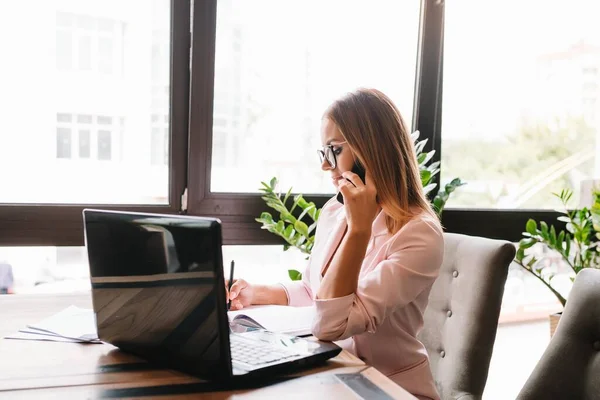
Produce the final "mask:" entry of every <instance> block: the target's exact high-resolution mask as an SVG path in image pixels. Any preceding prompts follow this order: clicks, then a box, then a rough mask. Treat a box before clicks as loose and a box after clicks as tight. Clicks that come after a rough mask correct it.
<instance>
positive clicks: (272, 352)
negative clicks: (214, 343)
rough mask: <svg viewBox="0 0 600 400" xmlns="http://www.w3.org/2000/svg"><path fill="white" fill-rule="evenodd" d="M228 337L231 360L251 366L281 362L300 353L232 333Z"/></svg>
mask: <svg viewBox="0 0 600 400" xmlns="http://www.w3.org/2000/svg"><path fill="white" fill-rule="evenodd" d="M230 338H231V359H232V361H237V362H242V363H244V364H248V365H252V366H257V365H262V364H270V363H272V362H275V361H279V362H282V361H285V360H287V359H290V358H294V357H297V356H299V355H300V354H297V353H294V352H291V351H287V350H285V349H280V348H278V347H277V346H275V345H269V344H267V343H263V342H259V341H250V340H244V339H241V338H239V337H236V336H234V335H231V336H230Z"/></svg>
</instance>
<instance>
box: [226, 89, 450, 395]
mask: <svg viewBox="0 0 600 400" xmlns="http://www.w3.org/2000/svg"><path fill="white" fill-rule="evenodd" d="M321 141H322V143H323V146H324V148H323V149H322V150H320V154H321V161H322V163H321V168H322V169H323V171H325V172H328V173H329V174H330V175H331V179H332V181H333V183H334V185H335V186H336V187H337V188H338V189H339V191H340V192H341V193H342V195H343V198H344V204H341V203H340V202H338V201H337V200H336V198H335V197H334V198H332V199H331V200H329V201H328V202H327V203H326V204H325V206H324V207H323V209H322V210H321V214H320V217H319V220H318V225H317V232H316V236H315V244H314V247H313V249H312V254H311V258H310V261H309V264H308V266H307V268H306V271H305V273H304V274H303V279H302V281H301V282H298V281H296V282H289V283H283V284H280V285H275V286H261V285H252V284H250V283H248V282H246V281H244V280H242V279H240V280H237V281H236V282H235V283H234V285H233V286H232V288H231V294H230V297H231V299H232V309H240V308H243V307H245V306H248V305H251V304H281V305H290V306H307V305H312V304H314V305H315V308H316V316H315V319H314V321H313V328H312V332H313V335H314V336H316V337H317V338H319V339H321V340H331V341H336V342H337V343H338V344H339V345H340V346H342V347H343V348H345V349H347V350H349V351H351V352H352V353H354V354H356V355H357V356H358V357H360V358H361V359H363V360H364V361H365V362H366V363H368V364H369V365H372V366H374V367H376V368H377V369H379V370H380V371H381V372H383V373H384V374H386V375H387V376H389V377H390V378H391V379H392V380H394V381H395V382H397V383H398V384H399V385H400V386H402V387H403V388H404V389H406V390H407V391H409V392H411V393H412V394H413V395H415V396H417V397H420V398H429V399H437V398H439V396H438V394H437V392H436V389H435V385H434V381H433V378H432V375H431V372H430V369H429V362H428V357H427V352H426V350H425V348H424V346H423V344H422V343H420V342H419V341H418V340H417V339H416V335H417V333H418V332H419V331H420V329H421V328H422V325H423V313H424V311H425V307H426V306H427V300H428V296H429V292H430V290H431V286H432V285H433V282H434V280H435V279H436V277H437V276H438V272H439V268H440V265H441V263H442V257H443V237H442V229H441V226H440V223H439V221H438V218H437V216H436V214H435V213H434V212H433V210H432V209H431V206H430V204H429V202H428V200H427V198H426V197H425V195H424V193H423V189H422V185H421V179H420V174H419V167H418V163H417V160H416V155H415V150H414V147H413V143H412V140H411V138H410V135H409V133H408V132H407V129H406V127H405V125H404V122H403V120H402V117H401V116H400V113H399V112H398V109H397V108H396V107H395V105H394V104H393V103H392V101H391V100H390V99H389V98H388V97H387V96H385V95H384V94H383V93H381V92H379V91H377V90H372V89H360V90H357V91H355V92H353V93H350V94H348V95H346V96H344V97H343V98H341V99H339V100H337V101H336V102H334V103H333V104H332V105H331V106H330V107H329V109H328V110H327V111H326V112H325V115H324V117H323V121H322V128H321ZM357 160H358V161H360V163H361V164H362V165H364V167H365V169H366V179H365V181H363V180H362V179H360V177H359V176H358V175H356V174H354V173H352V172H350V170H351V169H352V166H353V164H354V163H355V161H357ZM344 178H345V179H344Z"/></svg>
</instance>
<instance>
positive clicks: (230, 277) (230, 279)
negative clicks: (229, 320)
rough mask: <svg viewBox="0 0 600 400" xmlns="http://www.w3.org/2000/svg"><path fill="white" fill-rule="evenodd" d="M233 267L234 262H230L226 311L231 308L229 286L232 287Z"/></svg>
mask: <svg viewBox="0 0 600 400" xmlns="http://www.w3.org/2000/svg"><path fill="white" fill-rule="evenodd" d="M234 266H235V261H233V260H231V269H230V270H229V287H228V288H227V292H228V293H229V301H228V302H227V309H228V310H229V308H231V285H233V267H234Z"/></svg>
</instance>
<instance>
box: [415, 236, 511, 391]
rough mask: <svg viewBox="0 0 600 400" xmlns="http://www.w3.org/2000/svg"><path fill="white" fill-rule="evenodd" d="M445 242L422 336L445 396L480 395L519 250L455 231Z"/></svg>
mask: <svg viewBox="0 0 600 400" xmlns="http://www.w3.org/2000/svg"><path fill="white" fill-rule="evenodd" d="M444 242H445V245H444V246H445V249H444V262H443V264H442V268H441V270H440V275H439V277H438V278H437V280H436V281H435V283H434V285H433V288H432V289H431V293H430V295H429V305H428V307H427V309H426V310H425V317H424V319H425V321H424V326H423V330H422V331H421V333H420V334H419V339H420V340H421V342H423V344H424V345H425V347H426V348H427V352H428V353H429V359H430V363H431V370H432V373H433V377H434V379H435V383H436V386H437V389H438V391H439V393H440V396H441V398H442V399H444V400H446V399H462V400H465V399H480V398H481V396H482V394H483V389H484V388H485V383H486V381H487V375H488V369H489V365H490V359H491V356H492V350H493V347H494V341H495V340H496V331H497V328H498V317H499V315H500V306H501V303H502V296H503V294H504V284H505V282H506V277H507V275H508V267H509V265H510V263H511V261H512V260H513V258H514V256H515V251H516V249H515V246H514V245H513V244H512V243H510V242H507V241H503V240H494V239H487V238H482V237H476V236H467V235H459V234H453V233H445V234H444Z"/></svg>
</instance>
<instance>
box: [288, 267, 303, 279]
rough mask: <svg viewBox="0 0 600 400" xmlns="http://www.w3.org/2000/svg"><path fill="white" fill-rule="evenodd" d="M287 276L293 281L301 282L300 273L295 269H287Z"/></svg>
mask: <svg viewBox="0 0 600 400" xmlns="http://www.w3.org/2000/svg"><path fill="white" fill-rule="evenodd" d="M288 276H289V277H290V279H291V280H293V281H301V280H302V273H301V272H300V271H298V270H295V269H288Z"/></svg>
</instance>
